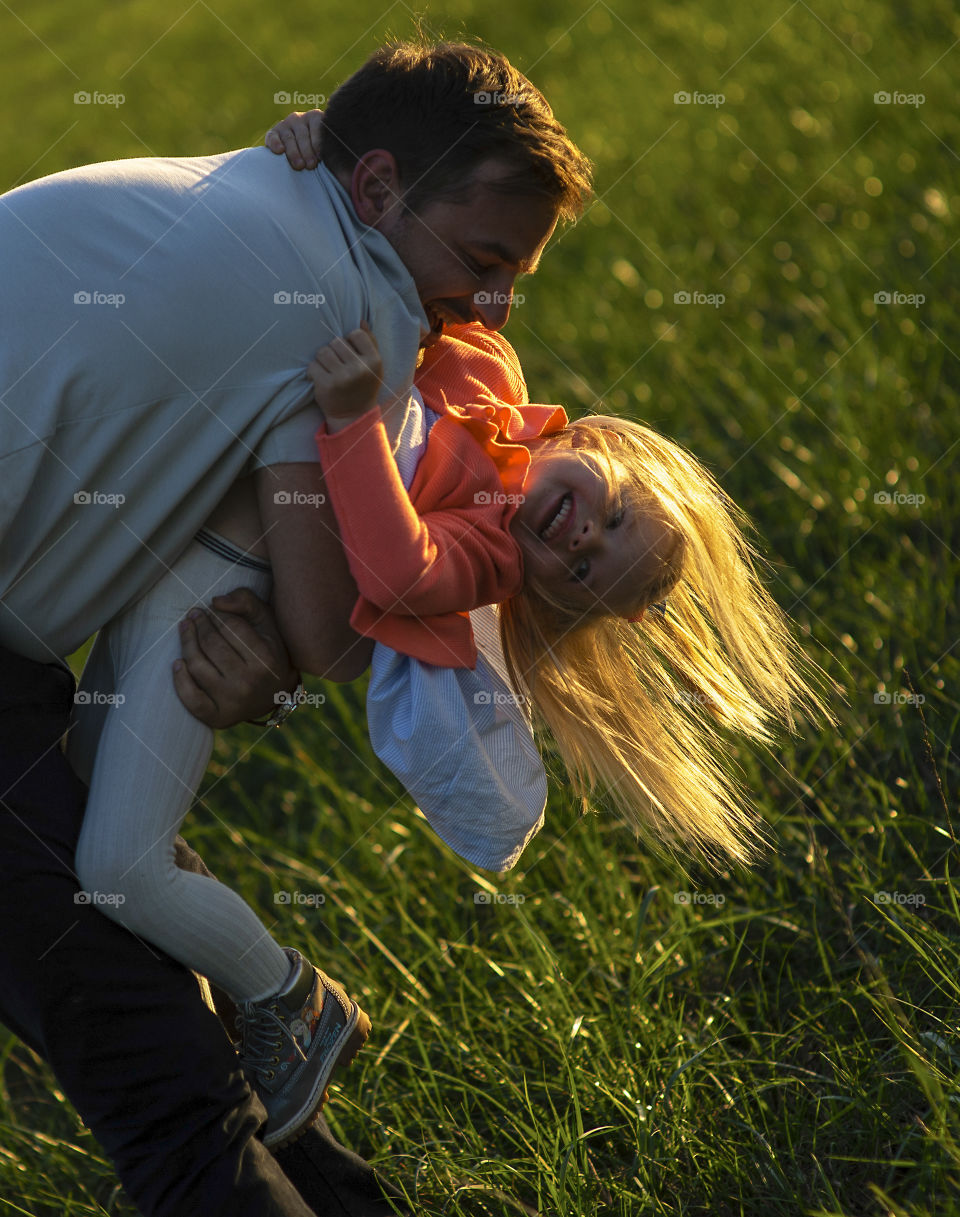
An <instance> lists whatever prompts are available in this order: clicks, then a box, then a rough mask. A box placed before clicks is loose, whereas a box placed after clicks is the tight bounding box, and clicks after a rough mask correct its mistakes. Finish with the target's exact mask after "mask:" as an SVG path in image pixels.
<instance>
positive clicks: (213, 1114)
mask: <svg viewBox="0 0 960 1217" xmlns="http://www.w3.org/2000/svg"><path fill="white" fill-rule="evenodd" d="M73 692H74V680H73V677H72V675H71V674H70V673H69V672H68V671H67V670H66V669H64V668H61V667H59V666H58V665H51V664H40V663H34V662H33V661H32V660H27V659H24V658H22V657H21V656H18V655H14V654H12V653H11V652H9V651H6V650H4V649H3V648H0V1020H2V1021H3V1022H4V1023H6V1025H7V1026H8V1027H9V1028H10V1029H11V1030H12V1031H14V1032H15V1033H16V1034H17V1035H18V1036H19V1037H20V1038H21V1039H22V1040H23V1041H24V1042H25V1043H26V1044H28V1045H29V1046H30V1047H31V1048H33V1049H34V1051H36V1052H38V1053H39V1054H40V1055H41V1056H43V1057H44V1058H45V1059H46V1060H47V1061H49V1063H50V1065H51V1066H52V1068H53V1070H54V1072H55V1074H56V1076H57V1080H58V1081H59V1083H60V1085H61V1086H62V1088H63V1090H64V1093H65V1094H66V1095H67V1097H68V1098H69V1099H70V1101H71V1102H72V1103H73V1105H74V1107H75V1108H76V1109H77V1111H78V1112H79V1113H80V1116H81V1118H82V1119H83V1121H84V1123H85V1124H86V1125H87V1126H88V1128H90V1130H91V1131H92V1132H93V1134H94V1136H95V1137H96V1138H97V1140H98V1141H99V1142H100V1144H101V1145H102V1147H103V1149H104V1151H105V1153H106V1154H107V1155H108V1156H109V1157H110V1159H111V1161H112V1162H113V1164H114V1166H115V1168H116V1171H117V1174H118V1176H119V1177H120V1180H121V1181H122V1183H123V1185H124V1187H125V1188H126V1191H127V1193H128V1195H129V1196H130V1198H131V1200H132V1201H133V1202H134V1204H136V1205H137V1207H138V1208H139V1209H140V1211H141V1212H142V1213H143V1214H144V1215H145V1217H153V1215H154V1214H157V1215H160V1214H162V1215H163V1217H195V1215H199V1214H203V1215H204V1217H311V1214H331V1215H334V1214H335V1215H336V1217H347V1215H350V1217H353V1215H354V1214H356V1215H357V1217H388V1215H389V1214H391V1213H393V1212H395V1211H400V1212H409V1209H407V1208H406V1206H405V1205H403V1203H402V1202H398V1207H397V1209H396V1210H395V1209H394V1208H393V1207H391V1205H390V1203H389V1202H388V1201H387V1200H385V1199H384V1193H386V1194H388V1195H391V1196H396V1195H397V1193H396V1189H395V1188H393V1187H392V1186H391V1185H389V1184H386V1183H385V1182H382V1181H381V1180H380V1179H379V1178H378V1176H377V1175H376V1174H375V1172H374V1171H373V1169H372V1168H371V1167H370V1166H369V1165H368V1164H367V1163H366V1162H364V1161H363V1159H362V1158H360V1157H358V1155H356V1154H354V1153H351V1152H350V1151H349V1150H347V1149H344V1147H343V1146H342V1145H339V1144H338V1143H337V1141H335V1140H334V1138H333V1136H332V1134H331V1132H330V1130H329V1128H328V1127H327V1125H326V1122H325V1121H322V1120H321V1121H319V1122H318V1124H317V1125H315V1126H313V1127H311V1128H310V1129H309V1130H308V1131H307V1132H306V1133H305V1134H304V1136H303V1137H301V1138H300V1139H299V1140H297V1141H295V1142H293V1143H292V1144H291V1145H289V1146H287V1147H285V1148H282V1149H279V1150H277V1151H276V1153H275V1154H274V1153H271V1152H270V1151H269V1150H267V1149H266V1148H265V1147H264V1145H263V1143H262V1141H261V1140H259V1138H258V1135H257V1134H258V1132H260V1131H261V1129H262V1126H263V1123H264V1121H265V1118H266V1113H265V1111H264V1108H263V1105H262V1104H261V1102H260V1100H259V1099H258V1098H257V1096H256V1095H255V1094H254V1093H253V1092H252V1091H251V1089H250V1087H249V1086H248V1084H247V1082H246V1080H245V1078H244V1076H243V1074H242V1072H241V1070H240V1068H239V1064H238V1058H237V1055H236V1053H235V1052H234V1050H233V1048H232V1047H231V1045H230V1041H229V1039H228V1038H227V1035H226V1033H225V1031H224V1029H223V1026H222V1024H221V1023H220V1020H219V1019H218V1018H217V1016H216V1015H215V1014H214V1013H213V1012H212V1011H210V1010H209V1009H208V1008H207V1006H206V1005H204V1003H203V1000H202V998H201V994H200V988H199V986H198V984H197V981H196V978H195V977H194V976H193V974H192V973H191V972H190V971H189V970H188V969H186V968H184V967H183V966H182V965H181V964H179V963H177V962H175V961H174V960H172V959H170V957H169V956H167V955H164V954H163V952H161V951H158V950H156V949H155V948H154V947H152V946H151V945H150V944H149V943H146V942H143V941H141V940H140V939H138V938H136V937H135V936H134V935H133V934H131V933H129V932H128V931H127V930H125V929H123V928H122V927H120V926H118V925H117V924H115V923H114V922H113V921H110V920H109V919H108V918H106V917H104V916H103V915H102V914H101V913H100V912H99V911H98V910H97V908H96V907H95V906H94V905H91V904H78V903H77V902H76V901H75V899H74V897H75V895H76V894H77V892H78V891H79V884H78V882H77V879H76V875H75V874H74V870H73V858H74V851H75V849H76V843H77V836H78V835H79V832H80V826H81V822H82V818H83V806H84V802H85V799H86V788H85V787H84V786H83V784H82V783H81V782H80V781H79V779H78V778H77V777H76V776H75V774H74V773H73V771H72V769H71V768H70V767H69V765H68V764H67V761H66V759H65V757H64V755H63V753H62V751H61V748H60V741H61V739H62V737H63V734H64V732H65V731H66V728H67V722H68V718H69V714H70V710H71V706H72V702H73ZM178 862H179V864H180V865H183V866H187V867H190V868H191V869H205V868H204V867H203V864H202V862H201V861H200V859H199V858H198V857H197V855H196V854H194V853H193V851H191V850H189V849H188V848H187V847H186V846H185V845H181V846H179V847H178Z"/></svg>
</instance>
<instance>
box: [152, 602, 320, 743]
mask: <svg viewBox="0 0 960 1217" xmlns="http://www.w3.org/2000/svg"><path fill="white" fill-rule="evenodd" d="M213 608H214V610H215V611H214V612H213V613H209V612H205V611H203V610H194V611H195V612H196V613H198V615H197V616H195V617H194V616H191V617H188V619H187V620H186V621H183V622H181V624H180V644H181V647H182V653H183V659H182V660H178V661H177V663H175V664H174V665H173V683H174V687H175V688H176V690H177V696H178V697H179V698H180V700H181V701H182V702H183V704H184V705H185V706H186V707H187V709H188V710H189V711H190V713H191V714H192V715H193V716H194V718H198V719H199V720H200V721H201V722H202V723H206V724H207V726H208V727H213V728H214V729H219V728H221V727H232V726H233V725H234V724H235V723H239V722H243V721H245V720H247V719H254V718H266V717H268V716H269V715H271V714H272V713H273V712H274V710H275V709H276V708H277V707H276V701H275V697H274V695H275V694H276V693H292V692H293V690H294V688H295V687H296V685H297V682H298V680H299V674H298V672H297V670H296V668H294V667H293V666H292V665H291V663H290V656H289V655H288V654H287V648H286V647H285V646H284V644H283V639H282V638H281V637H280V631H279V630H278V629H277V622H276V618H275V617H274V615H273V610H272V609H271V608H270V606H269V605H268V604H265V603H264V602H263V601H262V600H260V599H259V598H258V597H257V596H255V595H254V594H253V592H252V591H250V589H249V588H246V587H239V588H237V589H236V590H235V591H232V592H230V594H229V595H227V596H215V597H214V599H213Z"/></svg>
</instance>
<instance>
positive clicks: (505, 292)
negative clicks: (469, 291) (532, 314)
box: [473, 274, 515, 330]
mask: <svg viewBox="0 0 960 1217" xmlns="http://www.w3.org/2000/svg"><path fill="white" fill-rule="evenodd" d="M514 278H515V276H513V275H510V274H507V275H502V274H501V275H491V276H485V277H484V281H483V287H481V288H480V289H478V290H477V291H476V292H474V295H473V309H474V312H475V313H476V314H477V316H478V317H479V318H480V320H481V321H482V322H483V324H484V325H485V326H486V327H487V329H488V330H500V329H502V328H503V327H504V326H505V325H506V324H507V318H508V317H509V316H510V305H511V304H512V303H513V283H514Z"/></svg>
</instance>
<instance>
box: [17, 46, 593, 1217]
mask: <svg viewBox="0 0 960 1217" xmlns="http://www.w3.org/2000/svg"><path fill="white" fill-rule="evenodd" d="M326 130H327V132H328V133H329V140H328V143H327V145H326V146H325V149H324V165H323V166H322V167H321V168H319V169H318V170H317V171H316V173H312V174H293V173H291V172H290V171H289V169H288V168H287V167H286V166H284V165H283V164H282V163H280V162H278V161H277V160H275V159H274V158H273V157H272V156H271V155H270V154H269V153H268V152H267V151H266V150H265V149H262V148H261V149H247V150H243V151H241V152H237V153H229V154H226V155H224V156H219V157H207V158H194V159H186V160H157V161H143V160H134V161H127V162H115V163H108V164H104V165H98V166H91V167H87V168H85V169H80V170H73V171H70V172H68V173H66V174H57V175H54V176H53V177H51V178H48V179H44V180H42V181H40V182H37V183H31V184H29V185H28V186H25V187H21V188H20V189H19V190H15V191H12V192H11V193H10V194H8V195H6V196H3V198H2V199H0V204H2V206H0V249H2V250H3V255H2V258H3V272H4V273H3V274H2V276H0V284H2V286H0V335H2V337H0V404H2V407H3V408H2V410H0V474H2V476H0V538H2V550H0V596H2V603H0V647H2V648H3V650H2V652H0V667H2V670H3V678H2V681H3V683H2V690H0V796H2V808H0V902H2V904H0V910H2V915H3V918H4V923H5V926H6V927H7V929H6V932H5V933H4V934H3V935H2V936H0V1016H2V1018H3V1021H4V1022H6V1023H7V1025H8V1026H10V1027H11V1028H12V1029H13V1030H14V1031H16V1032H17V1034H19V1035H20V1036H21V1037H22V1038H23V1039H24V1040H25V1041H26V1042H27V1043H29V1044H30V1045H31V1046H32V1047H33V1048H34V1049H35V1050H36V1051H38V1052H40V1053H41V1054H42V1055H43V1056H45V1057H46V1059H47V1060H48V1061H50V1063H51V1065H52V1066H53V1068H54V1070H55V1072H56V1074H57V1076H58V1079H59V1081H60V1083H61V1085H62V1086H63V1089H64V1091H65V1092H66V1093H67V1095H68V1097H69V1098H70V1099H71V1101H72V1102H73V1103H74V1105H75V1106H76V1108H77V1110H78V1111H79V1112H80V1114H81V1116H82V1117H83V1118H84V1120H85V1121H86V1123H87V1124H88V1125H89V1127H90V1128H91V1129H92V1131H93V1132H94V1134H95V1135H96V1136H97V1138H98V1139H99V1141H100V1142H101V1144H102V1145H103V1147H104V1149H105V1150H106V1152H107V1153H108V1154H109V1155H110V1157H111V1158H112V1160H113V1161H114V1163H115V1165H116V1169H117V1172H118V1174H119V1176H120V1178H121V1180H122V1181H123V1183H124V1185H125V1187H126V1189H127V1191H128V1193H129V1195H130V1196H131V1198H132V1199H133V1201H134V1202H135V1203H136V1204H137V1205H138V1206H139V1207H140V1209H141V1211H142V1212H144V1213H145V1214H188V1213H190V1214H192V1213H197V1212H203V1213H205V1214H210V1215H211V1217H213V1215H215V1214H224V1215H226V1214H230V1215H231V1217H234V1215H236V1217H244V1215H246V1214H257V1215H258V1217H259V1215H265V1214H284V1215H289V1217H294V1215H296V1217H306V1215H307V1214H309V1213H310V1212H324V1211H329V1210H328V1209H327V1207H326V1205H327V1203H328V1201H329V1200H330V1193H329V1190H326V1191H325V1190H324V1188H325V1187H326V1186H327V1185H325V1184H324V1183H323V1182H322V1181H321V1180H319V1179H318V1178H317V1177H316V1172H315V1171H314V1177H313V1179H312V1180H311V1179H310V1177H309V1176H310V1172H311V1170H313V1166H312V1164H311V1163H310V1162H309V1161H307V1162H306V1163H305V1162H304V1155H303V1154H300V1155H299V1158H298V1157H297V1153H296V1147H294V1149H293V1150H290V1151H283V1154H279V1155H278V1160H282V1161H283V1164H284V1166H286V1167H287V1168H288V1169H289V1170H290V1171H291V1176H292V1177H293V1178H294V1182H295V1183H296V1184H297V1187H294V1186H293V1184H292V1183H291V1181H290V1179H288V1178H287V1177H286V1176H285V1174H284V1172H283V1170H281V1168H280V1166H279V1165H278V1162H277V1161H276V1160H274V1158H273V1157H272V1156H271V1155H270V1154H269V1153H268V1152H267V1150H266V1149H265V1148H264V1147H263V1145H262V1143H261V1142H260V1141H259V1140H258V1139H257V1137H256V1133H257V1131H258V1129H259V1128H260V1126H261V1125H262V1123H263V1109H262V1106H261V1105H260V1103H259V1100H257V1099H256V1098H255V1097H254V1096H253V1095H252V1094H251V1092H250V1090H249V1088H248V1086H247V1084H246V1082H245V1080H244V1078H243V1076H242V1074H241V1073H240V1071H239V1069H238V1067H237V1058H236V1056H235V1054H234V1053H233V1050H232V1048H231V1047H230V1044H229V1042H228V1041H227V1040H226V1038H225V1037H224V1036H223V1033H222V1031H221V1029H220V1027H219V1024H218V1023H217V1021H216V1019H215V1017H214V1015H213V1014H212V1013H211V1012H210V1011H208V1010H207V1009H206V1008H205V1007H204V1006H203V1005H202V1003H201V1002H200V1000H199V997H198V991H197V986H196V984H195V981H194V979H193V977H192V976H191V975H190V974H189V973H188V972H187V971H186V970H185V969H183V968H182V967H180V966H179V965H177V964H175V963H174V962H173V961H172V960H170V959H169V958H168V957H166V956H161V955H159V954H158V953H157V952H155V951H153V950H151V949H150V948H149V947H148V946H147V944H144V943H141V942H139V941H138V940H137V939H136V938H134V937H133V936H132V935H130V934H128V933H127V932H126V931H124V930H122V929H121V928H120V927H118V926H116V925H115V924H113V923H112V922H110V921H108V920H107V919H106V918H104V917H103V916H101V915H100V914H99V913H98V912H97V910H96V909H95V908H94V907H92V906H90V905H85V904H77V903H76V902H75V900H74V897H75V895H76V893H77V890H78V884H77V882H76V878H75V876H74V873H73V869H72V866H73V855H74V849H75V844H76V838H77V833H78V831H79V827H80V823H81V818H82V805H83V794H84V792H83V789H82V787H81V786H80V784H79V782H78V781H77V779H76V778H75V776H74V775H73V774H72V772H71V771H70V770H69V768H68V766H67V765H66V762H65V760H64V758H63V755H62V753H61V751H60V740H61V738H62V735H63V732H64V730H65V727H66V724H67V718H68V715H69V709H70V704H71V698H72V691H73V681H72V678H71V677H70V675H69V672H67V671H66V670H65V668H64V665H63V662H62V661H63V657H64V656H65V655H67V654H69V653H70V652H72V651H73V650H75V649H76V648H77V647H78V646H79V645H80V644H82V642H83V641H84V640H85V639H86V638H87V637H89V636H90V634H92V633H93V632H95V631H96V630H97V629H99V628H100V627H101V626H102V625H104V624H105V623H106V622H107V621H108V620H110V619H111V618H112V617H113V616H115V615H116V614H118V613H120V612H122V611H123V609H124V608H125V607H126V606H127V605H129V604H131V603H132V602H133V601H135V600H136V599H137V598H138V597H139V596H141V595H143V593H144V592H146V591H147V590H148V589H149V588H150V586H151V585H152V583H153V582H155V581H156V579H157V578H159V576H160V575H161V574H162V573H163V571H164V569H165V568H166V567H167V566H168V565H169V564H170V563H171V562H172V561H173V560H174V559H175V558H176V557H177V556H178V554H179V553H180V552H181V551H182V550H183V548H184V547H185V545H186V544H187V543H188V542H189V540H190V538H191V537H192V536H193V535H194V534H195V532H196V531H197V530H198V528H200V527H201V526H202V525H203V523H204V521H205V520H206V518H207V517H208V516H209V514H210V512H211V511H212V510H213V508H214V507H215V506H216V505H217V503H218V502H219V501H220V499H221V498H222V497H223V495H224V494H225V493H226V491H227V489H228V488H229V487H230V486H231V485H232V484H233V482H234V481H235V480H236V479H237V478H238V477H240V476H242V475H245V474H252V475H253V476H254V478H255V481H256V487H257V495H258V501H259V505H260V511H261V517H262V523H263V527H264V530H265V534H266V542H267V548H268V551H269V558H270V562H271V565H272V568H273V576H274V589H275V592H274V595H275V604H276V612H277V618H278V620H279V624H280V628H281V632H282V635H283V638H284V640H285V642H286V645H287V648H288V649H289V652H290V654H291V656H292V658H293V663H294V665H295V666H296V667H299V668H300V669H302V670H304V671H307V672H312V673H315V674H317V675H328V676H332V677H334V678H339V679H349V678H351V677H353V676H355V675H357V674H358V673H359V671H362V669H363V666H364V665H365V662H366V659H367V655H368V648H367V647H366V645H362V646H356V645H355V644H356V643H357V639H356V637H355V636H354V635H353V634H352V631H350V629H349V626H348V617H349V612H350V608H351V607H352V605H353V603H354V600H355V598H356V589H355V587H354V585H353V583H352V580H351V579H350V577H349V573H348V569H347V566H346V562H345V559H344V556H343V553H342V548H341V546H340V543H339V538H338V535H337V532H336V525H335V522H334V518H333V515H332V510H331V508H330V505H329V504H328V503H326V502H325V500H324V498H323V497H322V496H323V489H322V486H323V484H322V479H321V477H320V475H319V466H318V464H317V460H316V451H315V447H314V443H313V435H314V432H315V430H316V427H317V425H318V423H319V421H320V415H319V412H318V410H317V408H316V407H315V406H314V405H312V404H311V401H310V398H311V394H310V390H309V386H308V384H307V382H306V379H305V376H304V369H305V368H306V365H307V363H308V362H309V360H310V358H311V356H312V354H313V352H314V350H315V348H316V347H317V346H318V345H321V344H323V343H325V342H328V341H330V338H331V337H332V336H336V335H340V334H343V333H346V332H348V331H350V330H352V329H355V328H356V327H358V326H359V325H360V323H361V322H362V321H366V322H367V323H369V324H370V326H371V328H372V329H373V331H374V333H375V334H376V337H377V340H378V343H379V345H380V348H381V352H382V354H383V360H384V368H385V374H384V393H383V396H382V398H381V403H380V404H381V408H382V410H383V413H384V418H385V420H386V422H387V427H388V431H389V433H390V434H391V436H392V438H393V439H394V440H396V438H397V437H398V436H399V435H400V433H401V431H402V429H403V424H404V420H405V418H406V400H407V391H408V389H409V386H410V382H411V378H412V374H413V368H414V362H415V357H416V352H417V347H418V346H419V344H420V342H421V341H422V340H423V339H424V338H425V337H426V336H427V335H428V333H430V332H433V333H438V332H439V330H440V328H441V327H442V324H443V322H444V321H445V320H453V319H456V320H460V321H463V320H472V319H476V320H479V321H482V322H483V323H484V324H486V325H487V326H489V327H491V328H498V327H499V326H502V325H503V324H504V322H505V321H506V318H507V314H508V312H509V305H510V299H511V293H512V287H513V282H514V279H515V277H516V275H517V274H518V273H520V272H521V271H529V270H532V269H533V268H534V267H535V265H536V262H537V259H538V258H539V255H540V253H541V252H542V249H543V247H544V245H545V244H546V242H547V240H548V239H549V236H550V234H551V233H552V231H553V228H554V225H555V224H556V222H557V219H558V217H560V216H571V215H573V214H574V213H575V212H576V211H577V210H578V208H579V206H580V204H581V201H582V198H583V196H584V194H585V192H586V190H587V188H588V177H589V173H588V165H587V163H586V161H585V160H584V158H583V157H582V156H581V154H580V153H579V152H578V151H577V150H576V148H574V146H573V145H572V144H571V143H570V141H569V139H567V137H566V135H565V133H564V131H563V129H562V128H561V127H560V126H559V124H558V123H557V122H556V120H555V119H554V118H553V116H552V113H551V112H550V110H549V107H548V106H547V105H546V103H545V102H544V101H543V99H542V97H541V96H540V95H539V93H537V91H536V90H535V89H533V87H532V86H531V85H530V84H529V83H528V82H527V81H526V80H525V79H524V78H523V77H522V76H520V75H519V73H517V72H516V71H515V70H514V69H513V68H512V67H511V66H510V65H509V64H508V63H507V62H506V61H505V60H504V59H503V58H502V57H500V56H497V55H494V54H492V53H489V52H486V51H481V50H477V49H475V48H472V47H466V46H447V45H441V46H438V47H415V46H404V45H401V46H399V47H394V48H386V49H383V50H381V51H379V52H377V53H376V54H375V55H374V56H373V57H372V59H371V60H370V61H369V62H368V63H367V64H366V65H365V66H364V67H363V68H362V69H361V70H360V71H359V72H358V73H357V74H356V75H355V76H354V77H352V78H351V79H350V80H348V81H347V82H346V83H345V84H344V85H343V86H342V87H341V89H339V90H338V91H337V92H336V93H335V94H334V95H333V97H331V99H330V103H329V107H328V111H327V118H326ZM235 607H238V608H239V609H240V610H244V605H243V603H242V602H240V603H239V604H238V605H237V606H235ZM244 611H246V610H244ZM250 615H251V616H253V617H254V618H255V611H254V610H250ZM268 633H269V631H268V629H266V628H264V631H263V636H266V635H267V634H268ZM255 645H256V643H255V642H253V641H252V642H251V646H255ZM265 645H266V644H265ZM351 648H353V649H351ZM266 650H267V651H269V650H270V647H269V645H266ZM281 650H282V648H279V647H278V648H277V650H276V652H275V657H276V663H277V664H278V665H280V664H281V663H282V662H283V660H282V657H281ZM198 662H200V661H199V660H198ZM268 662H270V657H269V656H268ZM201 667H202V664H201ZM178 679H180V680H184V679H185V678H184V677H183V676H182V674H181V675H180V676H179V677H178ZM277 680H278V683H279V682H281V681H282V682H283V683H285V685H286V687H291V686H292V683H293V673H292V672H291V671H290V670H289V669H287V670H286V671H283V670H281V668H280V667H279V666H278V667H277ZM274 687H276V686H274ZM233 714H234V711H231V709H230V708H229V707H226V708H224V707H223V706H221V707H220V708H219V710H218V711H217V712H216V713H215V714H213V715H211V716H210V717H208V718H207V721H208V723H210V725H215V726H222V725H226V724H227V723H229V722H230V721H236V719H235V718H234V717H233ZM244 716H245V714H238V715H237V717H244ZM317 1136H320V1134H317ZM305 1139H306V1138H305ZM309 1152H310V1151H309V1150H308V1151H305V1153H306V1154H307V1157H308V1158H309ZM341 1184H342V1186H340V1190H339V1196H338V1199H337V1203H339V1204H340V1205H341V1208H342V1209H343V1211H346V1212H356V1213H361V1212H363V1213H370V1214H372V1213H375V1212H380V1211H385V1210H384V1209H383V1207H382V1205H381V1206H380V1207H378V1206H377V1204H376V1202H375V1201H374V1200H373V1199H372V1196H371V1194H370V1193H369V1191H368V1193H367V1197H366V1199H365V1200H361V1199H360V1192H359V1191H358V1190H357V1189H351V1186H350V1184H349V1182H344V1181H343V1179H341ZM338 1186H339V1185H338ZM298 1187H299V1191H298Z"/></svg>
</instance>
